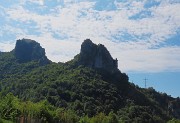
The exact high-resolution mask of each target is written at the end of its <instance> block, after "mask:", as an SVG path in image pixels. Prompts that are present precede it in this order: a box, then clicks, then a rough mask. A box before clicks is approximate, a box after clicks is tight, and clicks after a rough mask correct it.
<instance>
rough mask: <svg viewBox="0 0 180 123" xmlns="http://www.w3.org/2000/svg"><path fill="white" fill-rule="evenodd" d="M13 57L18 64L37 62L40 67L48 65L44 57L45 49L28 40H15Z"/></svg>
mask: <svg viewBox="0 0 180 123" xmlns="http://www.w3.org/2000/svg"><path fill="white" fill-rule="evenodd" d="M14 55H15V57H16V58H17V60H18V62H20V63H25V62H29V61H38V62H39V63H40V64H42V65H44V64H48V63H50V60H48V59H47V57H46V55H45V49H44V48H42V47H41V46H40V44H39V43H37V42H36V41H34V40H30V39H22V40H17V42H16V46H15V49H14Z"/></svg>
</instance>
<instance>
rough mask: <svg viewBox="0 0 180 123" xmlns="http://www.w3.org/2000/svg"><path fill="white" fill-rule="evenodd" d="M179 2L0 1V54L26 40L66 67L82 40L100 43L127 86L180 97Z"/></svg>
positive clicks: (160, 0)
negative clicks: (126, 78)
mask: <svg viewBox="0 0 180 123" xmlns="http://www.w3.org/2000/svg"><path fill="white" fill-rule="evenodd" d="M179 12H180V1H179V0H128V1H127V0H0V27H1V29H0V51H11V50H12V49H13V48H14V46H15V42H16V40H17V39H22V38H30V39H33V40H36V41H37V42H39V43H40V44H41V45H42V47H44V48H45V49H46V54H47V56H48V58H49V59H51V60H52V61H54V62H58V61H61V62H66V61H68V60H70V59H72V58H73V57H74V56H75V55H76V54H78V53H79V52H80V46H81V43H82V42H83V40H85V39H87V38H90V39H91V40H92V41H93V42H94V43H96V44H99V43H101V44H104V45H105V46H106V47H107V48H108V50H109V51H110V53H111V54H112V56H113V57H114V58H117V59H118V60H119V69H120V70H121V71H122V72H126V73H127V74H128V75H129V77H130V81H133V82H134V83H135V84H138V85H139V86H141V87H144V81H143V79H144V78H148V81H147V86H148V87H151V86H152V87H153V88H155V89H157V90H158V91H160V92H166V93H168V94H169V95H172V96H174V97H177V96H180V89H179V88H178V87H180V14H179Z"/></svg>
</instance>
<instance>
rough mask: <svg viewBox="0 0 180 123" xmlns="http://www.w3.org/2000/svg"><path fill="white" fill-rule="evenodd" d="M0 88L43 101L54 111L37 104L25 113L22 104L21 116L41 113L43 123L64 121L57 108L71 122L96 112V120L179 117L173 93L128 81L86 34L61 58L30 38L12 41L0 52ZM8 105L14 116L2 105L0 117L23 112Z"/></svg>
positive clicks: (179, 101) (151, 120) (5, 92)
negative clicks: (73, 51) (70, 53)
mask: <svg viewBox="0 0 180 123" xmlns="http://www.w3.org/2000/svg"><path fill="white" fill-rule="evenodd" d="M0 91H1V95H0V97H1V99H2V100H5V99H6V96H5V95H8V93H12V94H13V95H15V96H17V97H18V98H19V99H20V100H22V101H24V102H26V101H31V102H33V103H35V104H34V105H36V104H38V102H41V101H43V100H46V101H47V103H49V105H51V106H52V107H55V108H56V109H57V110H54V111H52V110H51V109H50V108H47V109H48V110H45V109H43V112H42V109H41V110H40V111H39V112H38V113H37V114H36V115H35V114H32V115H29V114H30V113H31V112H34V109H28V108H25V109H24V111H25V112H26V113H27V115H25V116H24V117H28V116H31V118H39V119H41V118H42V117H43V116H44V117H45V120H46V121H47V122H55V121H59V122H69V121H68V120H67V121H64V120H62V119H63V118H62V117H63V116H62V114H61V113H60V114H58V116H55V115H54V114H56V113H57V112H59V111H60V110H61V111H62V110H63V111H64V112H66V111H69V110H71V111H72V112H73V114H74V115H73V116H75V117H76V118H75V120H72V119H71V118H72V117H70V116H69V117H68V116H67V119H68V118H70V119H71V120H72V122H78V121H82V120H85V118H86V120H87V122H88V121H89V122H90V121H91V120H92V122H95V121H93V120H94V119H93V117H94V118H97V119H99V118H98V117H100V116H99V115H100V114H101V115H102V114H103V115H102V117H101V118H104V119H99V120H101V122H103V120H104V121H105V120H107V122H110V120H112V119H113V118H114V119H115V121H116V122H149V123H154V122H162V123H163V122H167V121H169V120H171V119H172V118H177V119H179V118H180V110H179V109H180V99H179V98H173V97H170V96H168V95H167V94H165V93H158V92H156V91H155V90H154V89H153V88H148V89H144V88H140V87H138V86H136V85H134V84H132V83H130V82H129V78H128V76H127V75H126V74H125V73H122V72H121V71H120V70H119V69H118V63H117V59H114V58H113V57H112V56H111V54H110V53H109V51H108V50H107V49H106V47H105V46H104V45H102V44H98V45H96V44H94V43H93V42H92V41H91V40H90V39H86V40H84V42H83V43H82V45H81V50H80V53H79V54H77V55H76V56H75V57H74V59H72V60H71V61H68V62H66V63H61V62H59V63H54V62H51V61H50V60H49V59H48V58H47V57H46V55H45V49H43V48H42V47H41V46H40V44H39V43H37V42H36V41H34V40H31V39H22V40H17V42H16V46H15V49H14V50H12V51H11V52H1V53H0ZM7 97H8V96H7ZM11 98H12V97H11ZM11 103H12V104H14V103H13V101H12V102H10V104H11ZM0 104H2V105H3V104H4V103H2V102H1V101H0ZM28 104H29V103H27V105H28ZM8 106H11V108H12V109H14V110H17V111H18V112H19V113H17V114H16V115H14V114H13V113H11V111H9V110H7V107H6V106H4V107H3V106H2V109H1V110H3V112H1V116H0V118H3V119H6V120H14V119H11V118H9V117H10V116H12V117H14V118H17V117H20V116H21V115H24V113H23V112H22V110H21V108H19V107H17V106H16V105H8ZM45 106H46V105H45ZM20 107H21V106H20ZM3 108H4V109H3ZM12 111H13V110H12ZM54 112H56V113H54ZM3 113H4V114H6V115H4V114H3ZM83 118H84V119H83ZM115 121H113V122H114V123H115Z"/></svg>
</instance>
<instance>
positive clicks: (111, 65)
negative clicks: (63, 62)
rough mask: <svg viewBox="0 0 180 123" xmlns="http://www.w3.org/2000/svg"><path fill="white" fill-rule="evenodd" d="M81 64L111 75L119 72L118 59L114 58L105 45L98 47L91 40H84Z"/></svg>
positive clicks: (80, 58) (80, 57)
mask: <svg viewBox="0 0 180 123" xmlns="http://www.w3.org/2000/svg"><path fill="white" fill-rule="evenodd" d="M79 64H80V65H84V66H87V67H91V68H97V69H103V70H106V71H108V72H111V73H112V72H116V71H119V70H118V61H117V59H113V58H112V56H111V54H110V53H109V51H108V50H107V49H106V47H105V46H104V45H102V44H98V45H96V44H94V43H93V42H92V41H91V40H90V39H86V40H84V42H83V43H82V45H81V52H80V56H79Z"/></svg>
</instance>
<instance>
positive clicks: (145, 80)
mask: <svg viewBox="0 0 180 123" xmlns="http://www.w3.org/2000/svg"><path fill="white" fill-rule="evenodd" d="M147 80H148V79H146V78H145V79H144V84H145V88H146V82H147Z"/></svg>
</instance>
